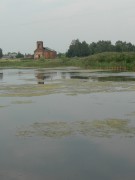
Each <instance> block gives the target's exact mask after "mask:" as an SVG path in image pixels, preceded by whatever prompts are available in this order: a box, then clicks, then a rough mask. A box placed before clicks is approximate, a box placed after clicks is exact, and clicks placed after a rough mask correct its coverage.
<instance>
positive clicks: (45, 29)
mask: <svg viewBox="0 0 135 180" xmlns="http://www.w3.org/2000/svg"><path fill="white" fill-rule="evenodd" d="M134 19H135V0H0V48H2V50H3V53H7V52H18V51H19V52H21V53H31V54H32V53H33V52H34V50H35V49H36V42H37V41H43V42H44V46H45V47H49V48H51V49H54V50H56V51H57V52H61V53H64V52H66V51H67V50H68V48H69V45H70V44H71V41H72V40H74V39H79V40H80V41H84V40H85V41H86V42H87V43H88V44H90V43H92V42H97V41H99V40H110V41H112V43H113V44H114V43H115V42H116V41H117V40H122V41H126V42H131V43H132V44H135V22H134Z"/></svg>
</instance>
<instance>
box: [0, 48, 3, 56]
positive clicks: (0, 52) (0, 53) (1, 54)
mask: <svg viewBox="0 0 135 180" xmlns="http://www.w3.org/2000/svg"><path fill="white" fill-rule="evenodd" d="M2 56H3V53H2V49H1V48H0V58H2Z"/></svg>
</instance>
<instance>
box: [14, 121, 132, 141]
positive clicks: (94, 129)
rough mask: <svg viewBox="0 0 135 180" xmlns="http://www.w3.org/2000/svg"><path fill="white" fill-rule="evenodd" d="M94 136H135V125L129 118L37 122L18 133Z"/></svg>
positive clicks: (23, 134)
mask: <svg viewBox="0 0 135 180" xmlns="http://www.w3.org/2000/svg"><path fill="white" fill-rule="evenodd" d="M78 134H80V135H83V136H94V137H112V136H114V135H121V136H124V137H134V136H135V127H131V126H130V125H129V121H128V120H122V119H108V120H94V121H77V122H42V123H39V122H36V123H34V124H32V125H31V126H29V127H27V128H22V129H18V130H17V133H16V135H17V136H21V137H23V136H24V137H31V136H43V137H50V138H61V137H68V136H71V135H78Z"/></svg>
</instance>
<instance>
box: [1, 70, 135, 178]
mask: <svg viewBox="0 0 135 180" xmlns="http://www.w3.org/2000/svg"><path fill="white" fill-rule="evenodd" d="M134 149H135V73H134V72H111V71H98V70H83V69H79V68H74V67H68V68H53V69H51V68H50V69H49V68H46V69H0V155H1V156H0V157H1V158H0V179H1V180H24V179H25V180H30V179H32V180H37V179H38V180H43V179H47V180H63V179H64V180H66V179H69V180H76V179H77V180H82V179H85V180H89V179H94V180H108V179H109V180H114V179H115V180H127V179H130V180H134V179H135V152H134Z"/></svg>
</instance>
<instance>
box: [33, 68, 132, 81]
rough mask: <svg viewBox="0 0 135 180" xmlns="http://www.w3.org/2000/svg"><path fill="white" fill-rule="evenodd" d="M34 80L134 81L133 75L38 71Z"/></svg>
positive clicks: (109, 72) (100, 72)
mask: <svg viewBox="0 0 135 180" xmlns="http://www.w3.org/2000/svg"><path fill="white" fill-rule="evenodd" d="M36 79H37V81H38V84H44V83H45V81H49V80H50V81H53V80H64V79H78V80H79V79H80V80H81V79H82V80H83V79H84V80H90V81H114V82H122V81H135V75H134V74H131V75H130V73H124V74H123V73H122V72H112V71H106V72H104V71H103V72H102V71H95V72H87V71H86V72H85V71H82V72H81V71H80V72H79V71H75V72H73V71H71V72H70V71H64V70H63V71H50V72H49V71H41V72H40V71H39V72H38V73H36Z"/></svg>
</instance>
